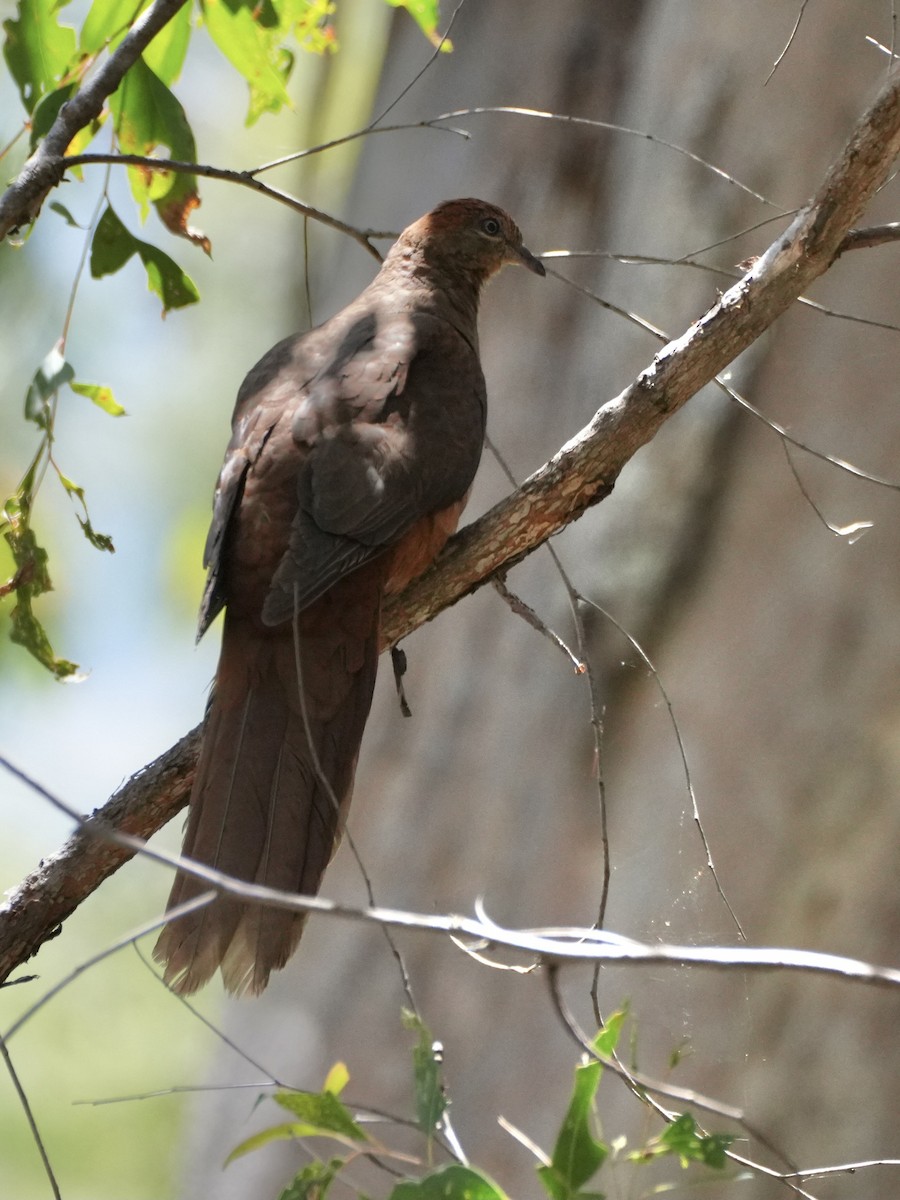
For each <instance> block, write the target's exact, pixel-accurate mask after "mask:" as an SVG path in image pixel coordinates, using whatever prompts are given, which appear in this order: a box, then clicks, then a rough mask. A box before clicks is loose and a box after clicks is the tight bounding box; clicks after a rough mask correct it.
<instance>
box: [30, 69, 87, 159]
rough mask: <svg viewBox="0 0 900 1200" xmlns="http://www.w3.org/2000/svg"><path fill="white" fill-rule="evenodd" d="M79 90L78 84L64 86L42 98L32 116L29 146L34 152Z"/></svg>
mask: <svg viewBox="0 0 900 1200" xmlns="http://www.w3.org/2000/svg"><path fill="white" fill-rule="evenodd" d="M77 90H78V85H77V84H76V83H66V84H63V86H62V87H61V88H56V89H54V91H52V92H47V94H46V95H44V96H42V97H41V99H40V100H39V101H38V103H37V104H36V105H35V108H34V112H33V113H32V114H31V136H30V138H29V145H30V147H31V149H32V150H34V148H35V147H36V146H37V144H38V142H39V141H40V140H41V139H42V138H45V137H46V136H47V134H48V133H49V132H50V126H51V125H52V124H53V122H54V121H55V120H56V118H57V116H58V115H59V110H60V109H61V108H62V106H63V105H64V104H65V102H66V101H67V100H70V99H71V98H72V96H74V95H75V92H76V91H77Z"/></svg>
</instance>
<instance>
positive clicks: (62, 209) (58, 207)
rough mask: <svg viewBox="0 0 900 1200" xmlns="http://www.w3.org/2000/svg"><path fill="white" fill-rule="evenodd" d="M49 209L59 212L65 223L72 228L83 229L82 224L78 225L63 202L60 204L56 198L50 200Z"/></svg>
mask: <svg viewBox="0 0 900 1200" xmlns="http://www.w3.org/2000/svg"><path fill="white" fill-rule="evenodd" d="M49 207H50V209H51V211H53V212H55V213H59V215H60V216H61V217H62V219H63V220H64V221H65V223H66V224H67V225H71V226H72V228H73V229H83V228H84V226H83V225H79V224H78V222H77V221H76V220H75V218H74V217H73V216H72V214H71V213H70V212H69V210H68V209H67V208H66V206H65V205H64V204H60V203H59V201H58V200H53V201H51V203H50V205H49Z"/></svg>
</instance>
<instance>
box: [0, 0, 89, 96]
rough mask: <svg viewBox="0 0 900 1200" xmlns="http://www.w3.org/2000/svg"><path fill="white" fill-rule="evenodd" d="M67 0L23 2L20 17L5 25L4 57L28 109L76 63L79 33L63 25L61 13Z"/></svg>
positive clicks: (27, 0) (6, 22)
mask: <svg viewBox="0 0 900 1200" xmlns="http://www.w3.org/2000/svg"><path fill="white" fill-rule="evenodd" d="M65 3H66V0H19V9H18V18H17V19H16V20H13V19H11V18H10V19H9V20H7V21H4V22H3V28H4V30H5V31H6V42H5V44H4V46H3V57H4V58H5V59H6V62H7V65H8V67H9V70H10V74H11V75H12V77H13V79H14V80H15V81H16V85H17V86H18V88H19V94H20V96H21V97H22V103H23V104H24V105H25V108H26V110H27V111H28V112H29V113H31V112H33V111H34V109H35V107H36V105H37V103H38V101H39V100H40V99H41V97H42V96H45V95H46V94H47V93H48V92H51V91H53V90H54V89H55V88H56V86H57V85H58V84H59V83H60V81H61V80H62V78H63V76H64V75H66V74H67V72H68V71H69V70H70V68H71V67H72V66H73V65H74V63H75V60H76V46H75V30H74V29H73V28H72V27H71V25H60V24H59V22H58V20H57V12H58V10H59V9H60V8H62V7H63V5H64V4H65Z"/></svg>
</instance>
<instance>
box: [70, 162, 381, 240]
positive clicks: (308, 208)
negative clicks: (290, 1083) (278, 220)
mask: <svg viewBox="0 0 900 1200" xmlns="http://www.w3.org/2000/svg"><path fill="white" fill-rule="evenodd" d="M97 163H107V164H112V165H114V166H123V167H146V168H147V169H148V170H151V171H172V172H174V173H175V174H176V175H200V176H202V177H203V178H204V179H222V180H225V181H226V182H228V183H236V184H238V185H239V186H240V187H246V188H250V190H251V191H254V192H259V193H260V194H261V195H263V196H268V197H269V199H270V200H277V201H278V203H279V204H284V205H286V207H287V208H290V209H292V210H293V211H294V212H297V213H301V214H302V215H303V216H304V217H311V218H312V220H314V221H318V222H319V224H320V225H327V226H328V228H329V229H336V230H337V231H338V233H344V234H346V235H347V237H349V238H352V239H353V241H355V242H358V243H359V245H360V246H362V247H363V249H364V250H367V251H368V252H369V254H371V255H372V256H373V258H376V259H377V260H378V261H379V262H380V261H381V255H380V254H379V252H378V251H377V250H376V249H375V247H374V246H373V245H372V241H371V239H372V238H389V237H392V236H393V234H391V233H385V232H382V231H381V230H377V229H357V228H356V226H355V225H348V224H347V222H346V221H342V220H341V219H340V218H339V217H333V216H332V215H331V213H327V212H325V211H324V210H323V209H321V208H315V207H313V205H311V204H306V203H305V202H304V201H303V200H298V199H297V197H296V196H292V195H290V193H289V192H283V191H282V190H281V189H280V188H276V187H272V186H271V185H270V184H268V183H263V182H262V180H261V179H257V178H256V177H255V175H254V174H253V172H251V171H233V170H230V169H228V168H226V167H213V166H209V165H208V164H206V163H192V162H182V161H180V160H178V159H173V158H150V157H147V156H145V155H143V154H99V153H98V154H73V155H70V156H69V157H68V158H61V159H60V160H59V165H60V168H61V170H62V171H67V170H68V169H69V168H70V167H83V166H90V165H92V164H97ZM260 169H262V168H260Z"/></svg>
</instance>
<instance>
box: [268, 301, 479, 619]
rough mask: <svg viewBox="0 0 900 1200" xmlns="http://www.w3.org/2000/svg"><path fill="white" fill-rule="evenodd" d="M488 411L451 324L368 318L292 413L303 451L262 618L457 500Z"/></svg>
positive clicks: (473, 464) (472, 360)
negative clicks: (286, 533) (286, 535)
mask: <svg viewBox="0 0 900 1200" xmlns="http://www.w3.org/2000/svg"><path fill="white" fill-rule="evenodd" d="M360 324H361V325H362V324H363V323H362V322H361V323H360ZM484 414H485V392H484V378H483V376H482V373H481V367H480V365H479V362H478V357H477V354H476V353H475V352H474V350H473V348H472V346H471V345H470V344H469V343H468V342H467V341H466V340H465V339H464V338H462V337H461V336H460V334H459V333H458V332H457V331H456V329H454V328H453V327H452V326H451V325H449V324H448V323H447V322H445V321H443V320H441V319H439V318H437V317H435V316H432V315H430V314H423V313H400V314H394V315H391V316H390V317H387V318H385V319H382V320H379V319H377V317H371V315H370V319H369V320H368V322H367V326H366V328H364V329H363V328H359V329H357V330H356V334H355V335H354V336H353V337H350V338H348V339H346V340H345V341H344V342H343V343H342V348H341V351H340V352H339V353H338V354H336V355H335V356H334V358H333V359H332V360H331V361H330V362H329V363H328V364H327V366H325V367H324V368H323V369H322V370H321V371H320V373H319V374H318V375H317V377H316V379H315V380H314V381H312V383H311V384H310V386H309V388H308V389H307V391H306V394H305V395H304V396H303V397H302V399H301V401H300V403H299V404H298V405H297V408H296V410H295V413H294V417H293V425H292V428H293V435H294V439H295V441H296V442H297V443H298V444H299V445H301V446H302V447H304V449H305V450H306V454H305V456H304V460H303V465H302V467H301V470H300V473H299V477H298V498H299V505H298V508H297V512H296V516H295V518H294V521H293V524H292V528H291V534H290V540H289V545H288V547H287V552H286V554H285V555H284V557H283V558H282V560H281V563H280V564H279V566H278V569H277V571H276V572H275V575H274V578H273V580H272V586H271V589H270V591H269V594H268V596H267V597H266V602H265V606H264V609H263V619H264V621H265V622H266V624H272V625H274V624H277V623H279V622H280V621H283V620H285V619H286V618H287V617H289V616H290V615H291V614H292V613H293V612H295V611H298V610H300V609H302V608H305V607H306V606H307V605H309V604H311V603H312V602H313V601H314V600H316V599H317V598H318V597H319V596H321V595H322V593H323V592H325V591H326V590H327V589H328V588H329V587H330V586H331V585H332V584H334V583H335V582H336V581H337V580H338V579H340V578H341V577H342V576H344V575H346V574H347V573H348V572H350V571H352V570H354V569H355V568H356V567H358V566H360V565H361V564H362V563H364V562H366V561H368V560H369V559H371V558H373V557H375V556H376V555H378V554H380V553H381V552H382V551H383V550H384V549H385V548H386V547H387V546H389V545H391V544H392V543H394V542H395V541H397V539H398V538H400V537H401V536H402V535H403V534H404V533H406V532H407V531H408V530H409V529H410V528H411V527H412V526H413V525H414V524H415V523H416V521H418V520H420V519H421V518H423V517H425V516H428V515H429V514H432V513H435V512H438V511H440V510H441V509H443V508H445V507H447V506H448V505H450V504H452V503H453V502H455V501H457V500H459V499H460V498H461V497H462V496H463V495H464V494H465V493H466V491H467V489H468V487H469V485H470V484H471V482H472V478H473V477H474V474H475V471H476V469H477V467H478V460H479V458H480V455H481V449H482V445H483V442H484Z"/></svg>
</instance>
